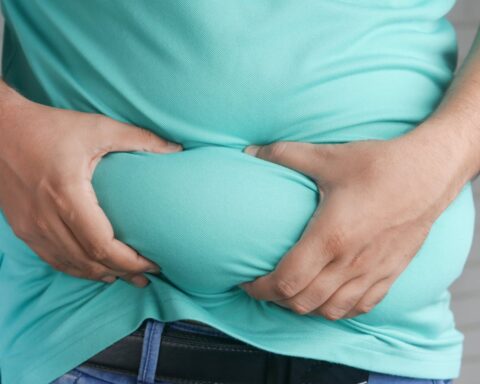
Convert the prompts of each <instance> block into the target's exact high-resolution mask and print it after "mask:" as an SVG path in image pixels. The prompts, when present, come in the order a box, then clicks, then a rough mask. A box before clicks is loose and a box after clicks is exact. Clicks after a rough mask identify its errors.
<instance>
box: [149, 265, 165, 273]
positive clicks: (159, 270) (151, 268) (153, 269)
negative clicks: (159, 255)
mask: <svg viewBox="0 0 480 384" xmlns="http://www.w3.org/2000/svg"><path fill="white" fill-rule="evenodd" d="M161 271H162V267H159V266H152V267H150V268H148V269H147V272H151V273H160V272H161Z"/></svg>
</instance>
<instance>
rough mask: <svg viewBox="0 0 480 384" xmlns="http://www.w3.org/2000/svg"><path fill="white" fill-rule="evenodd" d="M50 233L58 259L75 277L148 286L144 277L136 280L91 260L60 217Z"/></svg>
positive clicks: (132, 276)
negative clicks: (66, 265)
mask: <svg viewBox="0 0 480 384" xmlns="http://www.w3.org/2000/svg"><path fill="white" fill-rule="evenodd" d="M51 233H52V234H53V236H54V243H55V244H59V245H60V247H61V252H58V251H57V253H58V254H59V255H60V256H59V258H60V259H61V261H64V262H66V263H67V264H70V265H72V269H73V268H74V269H75V276H78V277H81V278H84V279H89V280H102V281H104V282H108V283H111V282H114V281H115V280H116V278H117V277H120V278H122V279H124V280H125V281H127V282H129V283H130V284H134V285H137V286H141V287H143V286H145V285H147V284H148V281H149V280H148V279H147V278H146V277H145V276H142V275H140V278H138V277H136V276H137V275H132V274H129V273H127V272H124V271H119V270H114V269H112V268H110V267H108V266H106V265H105V264H103V263H101V262H98V261H96V260H91V258H90V257H89V256H88V254H87V253H86V252H85V250H84V249H83V248H82V246H81V245H80V244H79V243H78V241H77V239H76V238H75V236H74V234H73V233H72V232H71V230H70V228H68V227H67V226H66V225H65V223H64V222H63V220H62V219H61V218H60V217H58V220H57V221H55V223H54V225H52V231H51ZM67 273H68V272H67Z"/></svg>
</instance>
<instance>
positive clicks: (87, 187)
mask: <svg viewBox="0 0 480 384" xmlns="http://www.w3.org/2000/svg"><path fill="white" fill-rule="evenodd" d="M82 190H83V192H82ZM60 196H62V197H61V198H58V199H57V201H56V202H55V203H56V207H57V208H58V212H59V213H60V217H61V218H62V220H63V221H64V222H65V224H66V225H67V227H68V228H69V229H70V230H71V232H72V233H73V235H74V236H75V238H76V239H77V240H78V242H79V243H80V244H81V246H82V248H83V249H84V250H85V251H86V253H87V255H88V256H89V257H90V259H91V260H94V261H97V262H100V263H102V264H104V265H106V266H107V267H109V268H111V269H113V270H116V271H124V272H129V273H133V274H139V273H143V272H149V271H153V270H158V269H159V268H158V266H157V265H156V264H155V263H153V262H152V261H150V260H148V259H146V258H144V257H142V256H140V255H139V254H138V253H137V252H136V251H135V250H134V249H132V248H130V247H129V246H127V245H126V244H124V243H122V242H120V241H119V240H117V239H115V238H114V233H113V228H112V225H111V224H110V221H109V220H108V218H107V216H106V215H105V213H104V212H103V210H102V209H101V207H100V205H99V203H98V200H97V198H96V196H95V192H94V191H93V187H92V186H91V184H89V183H82V184H80V185H75V184H73V183H70V184H67V185H65V186H64V187H62V191H61V192H60Z"/></svg>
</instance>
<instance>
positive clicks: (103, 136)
mask: <svg viewBox="0 0 480 384" xmlns="http://www.w3.org/2000/svg"><path fill="white" fill-rule="evenodd" d="M0 138H1V140H0V209H1V210H2V211H3V213H4V215H5V218H6V219H7V221H8V223H9V224H10V226H11V228H12V230H13V232H14V233H15V235H16V236H17V237H19V238H20V239H22V240H24V241H25V242H26V243H27V244H28V246H29V247H30V248H31V249H32V250H33V251H34V252H35V253H36V254H37V256H39V257H40V258H41V259H42V260H44V261H45V262H47V263H48V264H50V266H52V267H53V268H54V269H57V270H59V271H61V272H64V273H67V274H70V275H72V276H75V277H80V278H86V279H91V280H99V281H105V282H113V281H115V278H116V277H117V276H119V277H121V278H123V279H124V280H125V281H128V282H130V283H132V284H136V285H138V286H140V287H143V286H145V285H146V284H148V281H149V280H148V279H147V278H146V277H145V276H143V273H144V272H152V271H155V270H157V269H158V266H157V265H156V264H155V263H153V262H152V261H150V260H148V259H147V258H145V257H142V256H141V255H139V254H138V253H137V252H136V251H135V250H134V249H132V248H131V247H129V246H128V245H127V244H124V243H122V242H120V241H119V240H117V239H115V237H114V233H113V229H112V226H111V224H110V222H109V221H108V218H107V217H106V216H105V213H104V212H103V210H102V209H101V208H100V206H99V205H98V201H97V199H96V196H95V193H94V192H93V188H92V185H91V177H92V173H93V170H94V168H95V166H96V164H97V163H98V161H100V159H101V157H102V156H104V155H105V154H106V153H108V152H113V151H132V150H137V151H150V152H156V153H169V152H176V151H179V150H181V149H182V147H181V146H179V145H173V146H172V145H168V144H172V143H169V142H167V141H166V140H164V139H162V138H160V137H158V136H156V135H154V134H153V133H151V132H149V131H147V130H145V129H143V128H139V127H135V126H132V125H129V124H125V123H121V122H119V121H115V120H113V119H110V118H109V117H107V116H103V115H100V114H94V113H84V112H79V111H73V110H65V109H60V108H54V107H49V106H46V105H41V104H38V103H35V102H32V101H30V100H28V99H26V98H25V97H23V96H22V95H20V94H19V93H18V92H16V91H15V90H14V89H12V88H10V87H9V86H8V85H7V84H6V83H5V82H4V81H3V80H1V79H0Z"/></svg>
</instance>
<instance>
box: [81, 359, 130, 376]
mask: <svg viewBox="0 0 480 384" xmlns="http://www.w3.org/2000/svg"><path fill="white" fill-rule="evenodd" d="M81 367H86V368H95V369H101V370H102V371H109V372H112V373H121V374H122V375H130V376H133V377H136V376H137V373H136V372H133V371H131V370H128V369H125V368H112V367H108V366H106V365H101V364H96V363H90V362H89V363H83V364H82V365H80V366H79V368H81Z"/></svg>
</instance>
